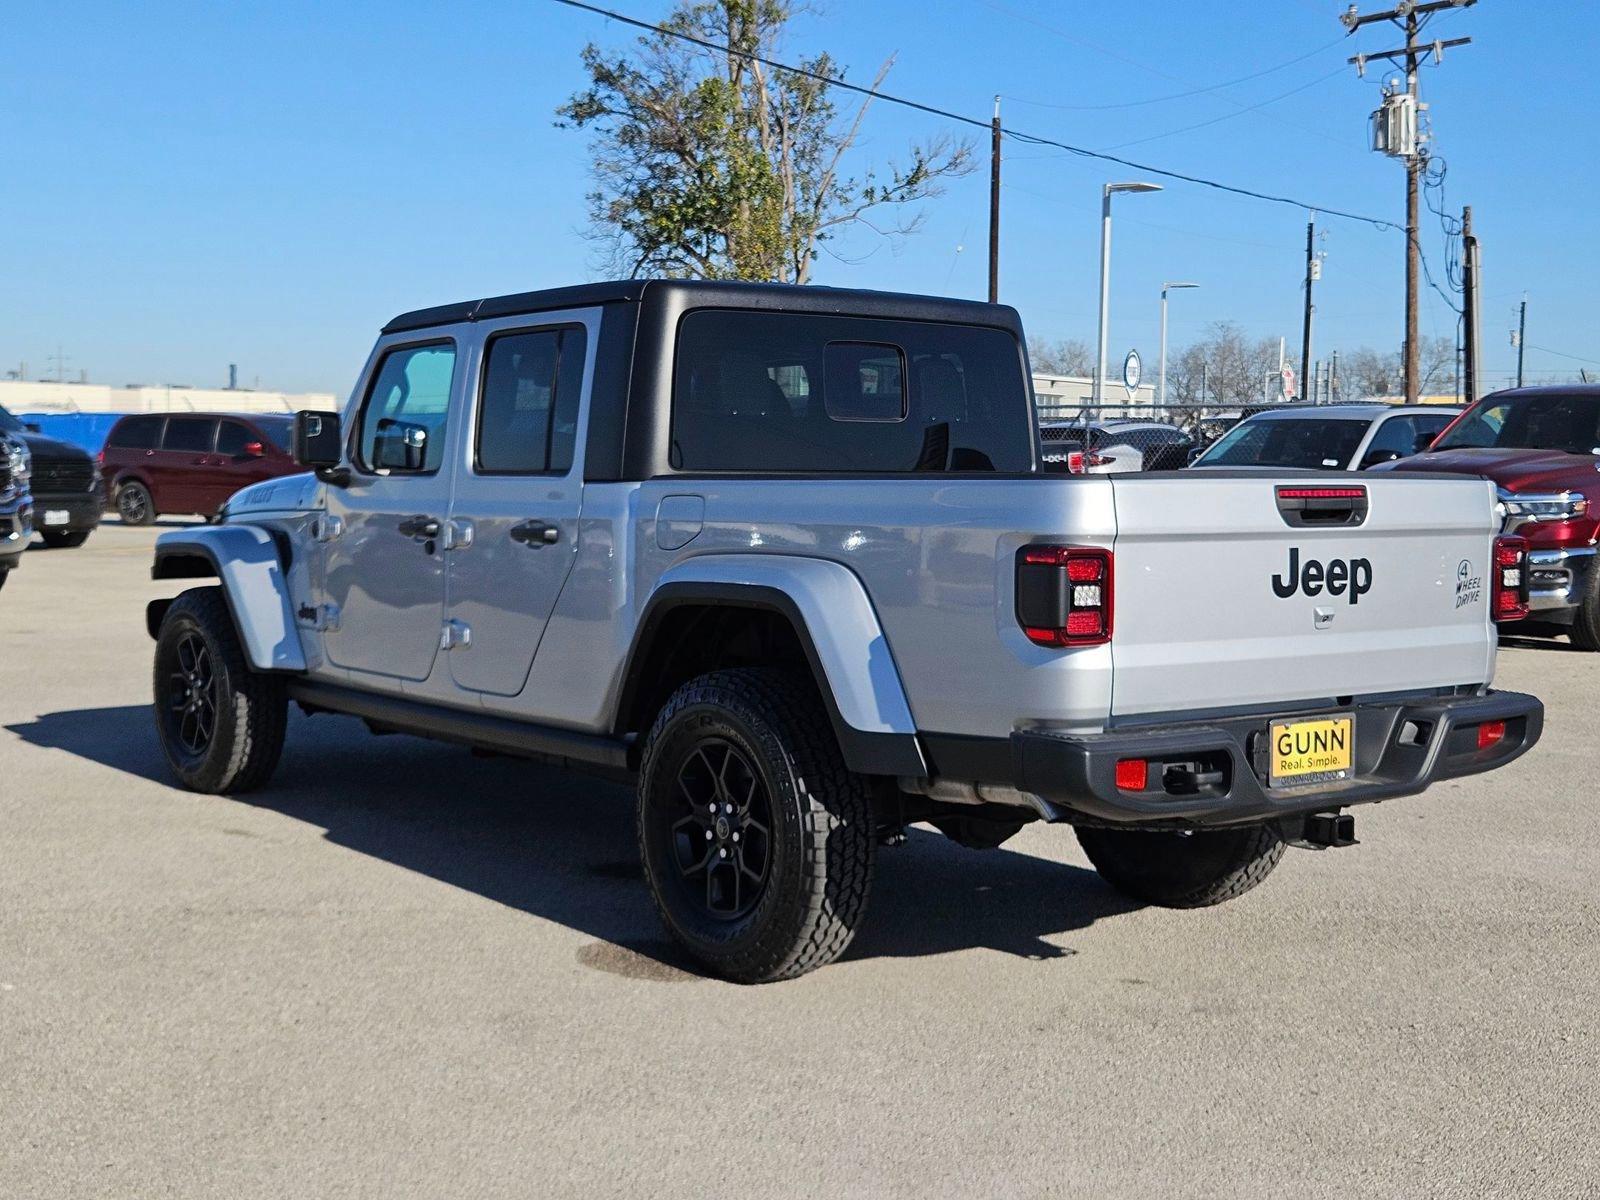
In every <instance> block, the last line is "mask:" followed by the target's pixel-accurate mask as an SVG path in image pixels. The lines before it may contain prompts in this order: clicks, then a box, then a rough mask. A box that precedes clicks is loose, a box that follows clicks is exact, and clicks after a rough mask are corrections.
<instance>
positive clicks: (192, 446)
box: [161, 417, 217, 451]
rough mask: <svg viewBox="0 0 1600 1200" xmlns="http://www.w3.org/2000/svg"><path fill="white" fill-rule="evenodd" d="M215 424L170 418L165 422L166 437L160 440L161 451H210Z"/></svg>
mask: <svg viewBox="0 0 1600 1200" xmlns="http://www.w3.org/2000/svg"><path fill="white" fill-rule="evenodd" d="M216 429H217V423H216V422H215V421H207V420H204V419H202V418H198V417H172V418H169V419H168V421H167V436H166V437H164V438H162V439H161V448H162V449H163V450H197V451H205V450H210V449H211V440H212V438H213V436H214V435H215V434H216Z"/></svg>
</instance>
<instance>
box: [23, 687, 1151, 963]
mask: <svg viewBox="0 0 1600 1200" xmlns="http://www.w3.org/2000/svg"><path fill="white" fill-rule="evenodd" d="M152 726H153V722H152V719H151V715H150V710H149V708H148V706H145V705H127V706H123V707H116V708H96V709H79V710H74V711H66V712H56V713H47V714H45V715H43V716H40V717H39V718H38V719H37V720H35V721H32V722H27V723H20V724H15V725H9V726H7V727H6V728H7V729H8V730H9V731H10V732H11V733H14V734H16V735H17V736H18V737H20V738H22V739H23V740H24V741H26V742H28V743H30V744H32V745H35V746H39V747H45V748H50V749H56V750H63V751H66V752H68V753H70V754H73V755H76V756H78V757H80V758H83V759H87V760H90V761H92V762H95V763H98V764H100V765H102V766H106V767H110V768H112V769H113V770H116V771H121V772H124V773H126V774H129V775H134V776H137V777H139V778H141V779H145V780H150V781H154V782H156V783H159V784H161V785H163V786H164V787H172V786H173V785H172V783H171V776H170V774H169V773H168V769H167V765H166V760H165V758H164V756H163V755H162V752H161V748H160V746H159V745H158V744H157V742H156V735H155V730H154V728H153V727H152ZM141 794H145V795H150V794H151V793H149V792H147V791H142V792H141ZM163 798H164V797H163ZM214 802H215V803H216V804H219V805H232V804H241V805H249V806H251V807H254V808H259V809H265V810H270V811H272V812H277V813H281V814H283V815H284V816H287V817H291V818H293V819H294V820H297V821H303V822H306V823H308V824H311V825H315V826H317V827H318V828H320V829H323V830H324V831H325V835H324V836H325V837H326V838H327V840H328V841H330V842H332V843H334V844H335V845H339V846H343V847H347V848H349V849H352V850H356V851H359V852H360V853H363V854H367V855H370V856H372V857H373V858H376V859H380V860H382V861H384V862H389V863H393V864H394V865H396V866H399V867H404V868H406V869H407V870H410V871H415V872H418V873H420V874H423V875H426V876H429V877H431V878H433V879H437V880H439V881H440V882H442V883H446V884H449V885H450V886H452V887H457V888H462V889H465V890H467V891H470V892H474V893H476V894H478V895H481V896H484V897H486V898H487V899H490V900H493V901H495V902H496V903H499V904H503V905H506V906H508V907H511V908H514V909H519V910H521V911H523V912H527V913H530V914H532V915H534V916H538V917H542V918H544V919H546V920H550V921H556V922H559V923H560V924H563V925H566V926H567V927H569V928H571V929H574V930H578V931H581V932H584V933H586V934H589V935H590V936H592V937H594V938H597V939H600V940H601V941H602V942H604V943H609V945H601V946H589V947H584V948H583V949H582V950H581V951H580V952H579V961H581V962H584V963H586V965H589V966H593V967H596V968H598V969H601V970H606V971H610V972H613V973H617V974H623V975H631V976H635V977H638V978H646V979H669V978H677V979H682V978H686V976H685V975H684V974H683V972H693V971H694V970H695V968H694V967H693V966H692V965H691V964H690V963H689V961H688V960H687V959H686V958H685V956H683V955H682V954H681V953H680V952H679V951H678V950H677V948H676V947H675V946H673V945H672V944H671V943H670V942H669V941H668V940H667V939H666V936H665V934H664V933H663V932H662V930H661V927H660V923H659V919H658V918H657V916H656V912H655V909H654V907H653V905H652V903H651V900H650V897H649V894H648V893H647V891H646V889H645V886H644V883H643V880H642V877H641V874H640V867H639V859H638V848H637V844H636V840H635V832H634V810H633V796H632V793H631V792H630V791H629V790H628V789H627V788H625V787H621V786H618V785H616V784H611V783H605V782H601V781H597V780H594V779H591V778H588V777H586V776H583V775H580V774H577V773H573V772H566V771H562V770H560V769H557V768H554V767H545V766H543V765H540V764H535V763H529V762H522V761H518V760H514V759H505V758H478V757H475V756H473V755H471V754H470V752H469V751H467V750H465V749H461V748H458V747H453V746H444V745H438V744H435V743H430V742H426V741H422V740H419V739H416V738H410V737H404V736H399V735H393V736H384V737H376V736H373V735H372V734H370V733H368V732H367V730H366V729H365V728H364V727H363V726H362V725H361V724H360V723H359V722H357V721H355V720H353V719H351V718H346V717H334V716H319V717H318V718H317V719H316V720H314V721H313V720H310V719H308V718H304V717H301V716H299V715H298V714H294V715H292V716H291V718H290V725H289V737H288V741H287V744H286V746H285V749H284V756H283V761H282V762H281V764H280V765H279V767H278V770H277V773H276V774H275V775H274V776H273V778H272V780H271V782H270V783H269V784H268V785H267V786H266V787H264V788H262V789H260V790H259V791H255V792H251V793H248V794H246V795H242V796H238V797H215V798H214ZM1051 832H1053V833H1054V834H1055V835H1057V836H1059V837H1062V838H1070V837H1071V836H1072V835H1071V832H1070V831H1069V830H1067V829H1065V828H1062V829H1059V830H1054V831H1051ZM1137 907H1138V905H1137V904H1135V903H1134V902H1133V901H1130V900H1127V899H1125V898H1124V897H1122V896H1121V895H1119V894H1118V893H1116V892H1114V891H1112V890H1111V889H1110V888H1109V887H1107V886H1106V885H1105V884H1104V883H1103V882H1101V880H1100V878H1099V877H1098V876H1097V875H1096V874H1095V873H1094V872H1093V871H1089V870H1085V869H1084V868H1082V867H1077V866H1072V865H1070V864H1066V863H1060V862H1054V861H1051V860H1049V859H1043V858H1038V857H1035V856H1033V855H1031V854H1024V853H1019V852H1016V851H1012V850H1008V849H1004V848H1002V849H998V850H986V851H974V850H967V849H965V848H963V847H961V846H958V845H956V844H955V843H954V842H950V841H948V840H947V839H945V838H944V837H942V836H940V835H937V834H934V833H930V832H925V831H922V830H919V829H913V830H911V831H910V836H909V837H908V839H907V841H906V844H905V845H903V846H900V847H897V848H886V849H883V850H882V851H881V852H880V854H879V856H878V866H877V874H876V878H875V881H874V884H873V896H872V900H871V903H870V905H869V908H868V912H867V916H866V919H865V921H864V923H863V926H862V928H861V929H860V931H859V932H858V934H857V936H856V939H855V941H854V942H853V944H852V945H851V947H850V949H849V951H848V952H847V953H846V955H845V960H846V961H848V960H852V959H870V958H898V957H917V956H922V955H934V954H947V953H952V952H955V951H960V950H969V949H978V948H986V949H990V950H996V951H999V952H1001V953H1005V954H1010V955H1016V956H1019V957H1023V958H1031V959H1054V958H1066V957H1070V956H1071V955H1072V954H1073V953H1074V951H1073V950H1072V949H1071V948H1070V947H1066V946H1064V945H1062V944H1061V941H1060V939H1061V935H1063V934H1068V933H1071V932H1073V931H1075V930H1080V929H1084V928H1087V927H1088V926H1090V925H1092V924H1093V923H1094V922H1095V921H1097V920H1101V919H1103V918H1106V917H1112V916H1117V915H1120V914H1122V913H1126V912H1130V911H1132V910H1133V909H1135V908H1137Z"/></svg>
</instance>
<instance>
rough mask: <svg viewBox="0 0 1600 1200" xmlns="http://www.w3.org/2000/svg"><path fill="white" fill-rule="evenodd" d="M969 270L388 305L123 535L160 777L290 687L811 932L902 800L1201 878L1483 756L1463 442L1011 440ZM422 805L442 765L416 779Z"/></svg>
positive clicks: (788, 965)
mask: <svg viewBox="0 0 1600 1200" xmlns="http://www.w3.org/2000/svg"><path fill="white" fill-rule="evenodd" d="M1028 380H1029V372H1028V368H1027V361H1026V354H1025V351H1024V340H1023V335H1022V328H1021V324H1020V321H1019V319H1018V317H1017V314H1016V313H1015V312H1014V311H1013V310H1012V309H1010V308H1005V307H1001V306H997V305H986V304H978V303H971V302H966V301H956V300H946V299H933V298H924V297H910V296H896V295H887V294H881V293H872V292H857V291H841V290H833V289H827V288H818V287H805V288H793V287H783V286H778V285H749V284H727V283H691V282H662V281H632V282H623V283H610V284H593V285H586V286H581V287H573V288H564V289H559V290H552V291H542V292H532V293H527V294H523V295H515V296H505V297H498V298H492V299H486V300H478V301H470V302H466V303H461V304H454V305H448V306H445V307H441V308H433V309H427V310H423V311H419V312H413V313H407V314H404V315H402V316H400V317H397V318H396V319H395V320H393V321H391V322H390V323H389V324H388V325H387V326H386V327H385V328H384V330H383V332H382V335H381V336H380V337H379V339H378V341H377V344H376V346H375V347H374V348H373V351H372V354H371V357H370V358H369V360H368V362H367V365H366V367H365V369H364V370H363V371H362V373H361V376H360V379H359V381H358V383H357V386H356V388H355V390H354V392H353V394H352V396H351V400H350V402H349V404H348V406H347V407H346V409H345V410H344V413H343V415H342V418H341V417H339V416H335V415H332V414H317V413H305V414H301V416H300V418H299V419H298V425H297V431H296V443H297V449H296V453H297V457H298V458H299V460H300V461H301V462H302V463H303V464H305V465H307V466H310V467H313V468H314V473H310V474H304V475H299V476H292V477H287V478H283V479H277V480H272V481H268V482H264V483H259V484H256V485H254V486H252V487H250V488H247V489H245V490H243V491H241V492H239V493H237V494H236V495H235V496H233V497H232V498H231V499H230V500H229V501H228V503H227V504H226V506H225V507H224V509H223V512H222V514H221V523H220V524H218V525H216V526H214V527H210V528H196V529H185V530H181V531H173V532H169V533H166V534H163V535H162V536H161V538H160V539H159V541H158V542H157V545H156V550H155V564H154V568H153V572H154V575H155V577H156V578H158V579H215V580H216V581H217V582H216V583H214V584H212V585H209V586H203V587H199V588H196V589H194V590H191V591H187V592H184V593H183V594H182V595H180V596H178V597H177V598H176V599H175V600H161V601H156V602H154V603H153V604H152V605H151V606H150V608H149V610H148V613H147V622H148V626H149V629H150V632H151V634H152V636H154V637H155V639H156V651H155V668H154V684H155V713H156V725H157V729H158V731H159V736H160V740H161V744H162V746H163V747H164V749H165V752H166V755H167V758H168V760H169V761H170V763H171V766H172V769H173V770H174V772H175V773H176V775H177V776H178V778H179V779H180V780H181V781H182V782H183V783H184V784H185V785H186V786H188V787H190V788H192V789H195V790H197V791H202V792H219V793H220V792H237V791H243V790H245V789H248V788H251V787H254V786H257V785H260V784H262V783H263V782H265V781H266V779H267V778H268V776H269V775H270V774H271V772H272V770H273V768H274V766H275V764H276V762H277V759H278V755H279V751H280V749H281V746H282V743H283V739H284V732H285V722H286V712H287V706H288V704H289V703H291V702H292V703H295V704H298V705H299V706H300V708H302V709H303V710H304V711H305V712H307V713H343V714H348V715H353V716H355V717H358V718H360V719H362V720H363V721H365V722H366V724H367V725H368V726H369V727H371V728H372V729H373V730H374V731H379V732H390V731H404V732H408V733H413V734H420V735H422V736H426V737H432V738H436V739H441V740H445V741H451V742H456V743H462V744H466V745H470V746H472V747H474V748H476V749H478V750H482V751H492V752H500V753H505V754H512V755H521V756H525V757H528V758H534V759H542V760H546V761H555V762H558V763H564V764H570V765H573V766H577V767H582V768H585V769H588V770H592V771H596V772H599V773H601V774H605V775H609V776H611V777H614V778H618V779H623V780H628V781H631V782H634V783H635V784H636V796H637V818H638V820H637V828H638V839H639V853H640V858H641V861H642V870H643V874H644V877H645V880H646V882H647V884H648V886H649V889H650V893H651V895H652V896H653V898H654V900H655V903H656V906H657V908H658V909H659V911H660V914H661V917H662V919H663V921H664V922H665V924H666V927H667V929H668V930H669V931H670V932H671V934H672V936H673V937H675V938H676V939H678V940H679V941H680V942H681V943H682V944H683V945H684V946H685V947H686V948H687V950H688V951H689V952H690V953H691V954H692V955H693V956H694V957H695V958H696V959H697V960H698V961H699V962H700V963H701V964H703V965H704V967H705V968H706V969H708V970H710V971H712V972H714V973H716V974H720V975H722V976H724V977H727V978H730V979H734V980H738V981H743V982H759V981H767V980H773V979H780V978H786V977H791V976H794V975H798V974H801V973H803V972H805V971H807V970H810V969H813V968H815V967H817V966H820V965H822V964H824V963H826V962H829V961H831V960H832V959H834V958H836V957H837V956H838V955H839V954H840V953H841V952H842V951H843V950H844V948H845V947H846V945H847V944H848V943H849V941H850V938H851V936H852V935H853V933H854V931H855V930H856V928H857V927H858V926H859V925H860V922H861V920H862V919H863V914H864V912H865V908H866V902H867V893H868V888H869V885H870V881H871V877H872V868H873V862H874V857H875V855H876V853H877V852H878V848H879V846H880V845H884V844H893V843H894V842H896V841H898V840H900V835H901V833H902V831H903V830H904V828H905V826H906V825H908V824H909V823H912V822H922V823H927V824H931V825H933V826H934V827H936V828H937V829H938V830H940V831H941V832H943V833H944V834H946V835H948V836H950V837H952V838H954V839H955V840H957V841H959V842H961V843H963V844H966V845H968V846H973V847H992V846H997V845H999V844H1000V843H1001V842H1003V841H1005V840H1006V839H1007V838H1008V837H1010V836H1011V835H1013V834H1014V833H1016V832H1017V830H1018V829H1020V828H1021V827H1022V826H1023V825H1024V824H1025V823H1026V822H1029V821H1034V820H1043V821H1051V822H1065V823H1068V824H1071V825H1073V826H1075V827H1076V831H1077V836H1078V838H1079V839H1080V841H1081V842H1082V845H1083V847H1084V850H1085V851H1086V853H1087V854H1088V856H1089V858H1090V859H1091V861H1092V862H1093V863H1094V865H1095V866H1096V868H1097V869H1098V870H1099V871H1100V872H1101V874H1102V875H1103V876H1104V877H1105V878H1106V879H1107V880H1108V881H1109V882H1110V883H1111V884H1112V885H1114V886H1115V887H1117V888H1119V889H1121V890H1123V891H1124V892H1126V893H1128V894H1129V895H1131V896H1133V897H1135V898H1136V899H1138V900H1140V901H1142V902H1146V903H1154V904H1163V905H1171V906H1183V907H1197V906H1202V905H1207V904H1214V903H1218V902H1220V901H1223V900H1227V899H1230V898H1232V897H1234V896H1237V895H1239V894H1241V893H1242V892H1244V891H1246V890H1248V889H1249V888H1251V887H1253V886H1254V885H1255V884H1256V883H1258V882H1260V880H1261V879H1262V878H1264V877H1265V876H1266V875H1267V874H1268V873H1269V872H1270V871H1271V870H1272V868H1273V867H1274V866H1275V865H1276V864H1277V862H1278V861H1279V859H1280V858H1281V856H1282V854H1283V853H1284V848H1285V847H1286V846H1290V845H1295V846H1305V847H1312V848H1327V847H1332V846H1343V845H1349V844H1351V843H1353V841H1354V838H1353V819H1352V817H1351V816H1350V814H1349V813H1348V812H1347V811H1346V810H1347V809H1348V808H1349V807H1351V806H1354V805H1358V804H1363V803H1370V802H1374V801H1379V800H1385V799H1389V798H1393V797H1398V796H1405V795H1409V794H1412V793H1416V792H1420V791H1421V790H1422V789H1423V788H1425V787H1426V786H1427V785H1428V784H1429V783H1431V782H1433V781H1435V780H1439V779H1446V778H1452V777H1457V776H1463V775H1470V774H1474V773H1477V772H1481V771H1487V770H1491V769H1494V768H1497V767H1500V766H1503V765H1505V764H1506V763H1508V762H1510V761H1511V760H1512V759H1514V758H1516V757H1518V756H1519V755H1521V754H1522V753H1524V752H1525V751H1526V750H1528V748H1529V747H1531V746H1532V745H1533V744H1534V743H1535V741H1537V739H1538V737H1539V734H1540V729H1541V724H1542V718H1543V709H1542V707H1541V705H1540V704H1539V702H1538V701H1537V700H1535V699H1533V698H1532V697H1529V696H1525V695H1519V694H1515V693H1509V692H1497V691H1494V690H1492V689H1491V688H1490V686H1489V684H1490V681H1491V679H1492V678H1493V673H1494V660H1495V648H1496V619H1497V618H1500V619H1511V618H1514V617H1516V616H1518V615H1520V614H1521V613H1522V612H1523V611H1524V610H1525V606H1526V599H1527V597H1526V587H1527V585H1526V579H1525V576H1524V574H1523V569H1524V556H1525V548H1524V546H1523V544H1522V542H1521V541H1520V539H1517V538H1506V537H1499V536H1497V535H1498V533H1499V523H1498V518H1497V515H1496V511H1495V494H1494V489H1493V487H1492V486H1491V485H1490V484H1489V483H1487V482H1485V481H1483V480H1479V479H1450V478H1421V477H1418V478H1405V477H1400V476H1395V477H1386V478H1378V479H1372V480H1363V481H1362V482H1360V483H1352V482H1350V478H1349V476H1348V475H1337V474H1324V473H1282V474H1273V473H1265V474H1264V473H1260V472H1254V473H1251V472H1239V473H1234V472H1227V471H1215V472H1207V473H1205V474H1203V475H1202V474H1190V473H1185V472H1174V473H1155V474H1138V475H1133V474H1130V475H1106V476H1099V477H1095V476H1076V477H1075V476H1066V475H1061V474H1047V473H1045V472H1043V471H1042V470H1041V468H1040V459H1041V455H1040V445H1039V437H1038V433H1037V425H1036V421H1035V416H1034V412H1033V404H1032V397H1031V394H1030V390H1029V386H1028ZM440 802H441V803H448V799H447V798H441V801H440Z"/></svg>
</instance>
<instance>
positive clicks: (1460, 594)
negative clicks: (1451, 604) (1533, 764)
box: [1456, 558, 1483, 608]
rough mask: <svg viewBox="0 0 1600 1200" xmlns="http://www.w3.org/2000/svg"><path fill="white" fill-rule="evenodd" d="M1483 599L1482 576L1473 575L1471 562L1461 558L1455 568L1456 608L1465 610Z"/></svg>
mask: <svg viewBox="0 0 1600 1200" xmlns="http://www.w3.org/2000/svg"><path fill="white" fill-rule="evenodd" d="M1481 599H1483V576H1481V575H1475V574H1474V573H1473V570H1472V560H1471V559H1466V558H1463V559H1462V560H1461V565H1460V566H1458V567H1457V568H1456V607H1457V608H1465V607H1466V606H1467V605H1469V604H1476V603H1477V602H1478V601H1479V600H1481Z"/></svg>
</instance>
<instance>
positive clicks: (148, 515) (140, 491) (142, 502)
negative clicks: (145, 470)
mask: <svg viewBox="0 0 1600 1200" xmlns="http://www.w3.org/2000/svg"><path fill="white" fill-rule="evenodd" d="M117 515H118V516H119V517H121V518H122V523H123V524H124V525H148V524H150V523H151V522H152V521H154V520H155V519H156V502H155V497H153V496H152V495H151V494H150V489H149V488H147V487H145V485H144V484H142V483H139V482H138V481H137V480H131V479H130V480H129V481H128V482H127V483H125V484H123V485H122V486H121V487H119V488H117Z"/></svg>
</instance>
